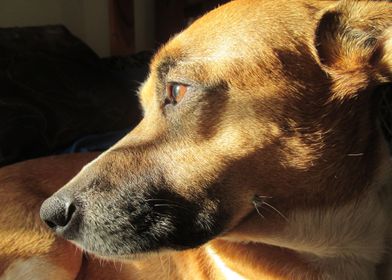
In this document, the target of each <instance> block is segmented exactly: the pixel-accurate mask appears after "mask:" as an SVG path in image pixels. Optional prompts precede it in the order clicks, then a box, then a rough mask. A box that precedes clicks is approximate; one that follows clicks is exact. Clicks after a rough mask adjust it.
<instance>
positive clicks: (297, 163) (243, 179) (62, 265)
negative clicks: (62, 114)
mask: <svg viewBox="0 0 392 280" xmlns="http://www.w3.org/2000/svg"><path fill="white" fill-rule="evenodd" d="M391 83H392V4H391V3H388V2H349V1H343V2H326V1H307V0H303V1H302V0H301V1H283V0H278V1H265V0H236V1H233V2H230V3H228V4H225V5H223V6H220V7H218V8H217V9H215V10H213V11H211V12H209V13H208V14H206V15H205V16H203V17H201V18H200V19H198V20H196V21H195V22H194V23H193V24H192V25H191V26H190V27H188V28H187V29H186V30H184V31H183V32H181V33H180V34H178V35H176V36H175V37H173V38H172V39H171V40H170V41H169V42H168V43H167V44H166V45H164V46H163V47H162V48H160V50H159V51H158V52H157V54H156V55H155V56H154V58H153V59H152V62H151V66H150V74H149V77H148V78H147V80H146V81H145V83H144V84H143V85H142V87H141V89H140V92H139V98H140V103H141V106H142V108H143V112H144V117H143V120H142V121H141V122H140V124H139V125H138V126H137V127H136V128H135V129H134V130H133V131H132V132H130V133H129V134H128V135H127V136H125V137H124V138H123V139H122V140H120V141H119V142H118V143H117V144H115V145H114V146H113V147H112V148H110V149H109V150H107V151H106V152H104V153H102V154H100V155H99V156H98V157H97V158H96V159H94V160H92V161H91V162H90V163H88V164H87V165H85V166H84V167H83V168H82V170H81V171H80V172H79V173H78V174H77V175H76V176H75V177H74V178H73V179H72V180H70V181H69V182H68V183H67V184H65V186H64V187H62V188H61V189H59V190H58V191H57V192H55V193H54V194H53V195H52V196H51V197H49V198H48V199H47V200H45V201H44V203H43V204H42V206H41V209H40V217H41V218H42V220H43V221H44V222H45V223H46V225H47V226H48V228H50V229H51V230H52V231H53V232H54V233H56V236H58V237H54V235H53V234H51V233H48V229H45V230H44V229H43V228H42V226H41V225H38V224H39V222H38V221H37V217H38V213H36V212H35V210H36V209H37V204H36V203H39V202H38V201H42V200H43V198H44V197H46V196H49V193H50V192H51V191H52V190H53V189H54V188H55V187H57V186H59V185H60V184H62V183H63V182H65V181H66V180H68V178H69V177H71V176H72V175H73V174H74V172H76V171H75V169H78V168H81V167H82V166H83V165H84V164H85V163H86V162H87V161H88V160H89V159H91V156H88V155H80V156H73V157H71V158H69V157H68V158H67V157H65V158H64V157H62V158H56V159H53V158H52V159H47V160H45V159H43V160H41V161H39V163H41V165H40V164H38V163H35V162H30V164H29V165H28V166H29V167H28V168H30V167H31V166H37V167H38V166H40V168H41V170H45V168H48V171H41V172H40V173H37V175H36V176H33V177H31V179H26V180H22V181H21V180H19V179H18V178H17V177H15V176H14V177H11V178H9V179H8V181H9V182H11V183H12V184H11V185H12V186H11V187H9V188H8V189H7V187H6V190H8V192H7V194H6V193H4V194H3V195H2V203H3V204H4V203H6V205H8V207H7V208H5V209H8V211H6V212H5V213H4V212H2V213H1V218H2V222H1V224H2V225H4V224H6V225H8V226H7V227H6V229H7V230H8V231H5V232H6V233H5V234H8V235H10V234H11V237H13V238H14V239H15V240H18V241H15V240H14V239H9V240H10V241H9V242H11V243H10V244H8V245H6V246H8V247H6V248H8V251H9V252H10V253H8V255H10V256H12V257H9V259H11V260H12V262H10V261H8V264H7V260H6V261H3V262H2V263H3V267H4V268H3V276H2V277H3V278H5V279H22V277H19V278H12V275H22V274H21V273H22V272H23V271H26V269H27V268H26V267H29V269H30V268H31V270H33V268H34V273H36V275H41V276H40V277H41V279H45V275H48V274H51V275H57V276H56V277H57V278H56V279H301V280H303V279H339V280H341V279H367V280H368V279H392V278H391V277H392V275H391V273H390V268H391V265H392V264H391V262H390V258H391V252H390V246H391V218H390V213H391V210H392V209H391V205H392V204H391V202H392V194H391V182H392V180H391V170H392V169H391V163H390V155H389V150H388V146H387V144H386V141H385V140H384V138H383V136H382V133H381V129H380V125H379V123H378V119H377V112H378V104H379V100H380V97H381V94H380V89H382V90H383V91H384V93H385V94H388V93H389V94H392V92H390V91H391ZM57 160H58V162H55V161H57ZM42 161H43V163H45V164H43V163H42ZM46 162H48V164H46ZM26 164H27V163H26ZM48 165H49V166H48ZM22 166H23V164H22ZM9 168H10V169H11V170H12V168H19V167H16V166H15V167H9ZM28 168H27V169H28ZM10 169H7V168H6V169H5V170H3V173H2V174H3V175H2V176H0V177H1V178H2V180H7V174H8V173H9V172H10ZM68 169H69V170H68ZM25 172H26V173H29V172H28V170H23V172H21V174H25ZM52 172H53V173H52ZM63 172H65V173H63ZM59 174H60V175H59ZM62 174H67V175H68V176H63V175H62ZM23 176H25V175H23ZM4 177H5V178H6V179H4ZM37 178H40V184H39V186H38V187H37V186H35V184H34V182H35V180H37ZM6 182H7V181H6ZM55 182H58V183H55ZM3 184H4V183H3ZM3 184H2V188H1V190H3V189H4V187H3ZM5 185H6V186H7V183H6V184H5ZM20 186H23V187H20ZM46 188H47V189H46ZM20 189H22V190H23V193H22V194H21V192H20ZM9 195H11V199H12V200H13V201H14V202H13V203H12V204H7V201H8V200H7V199H6V198H7V196H9ZM33 197H38V198H40V199H38V198H35V199H33ZM32 200H34V201H35V202H36V203H35V204H34V205H33V206H30V204H29V203H30V202H31V201H32ZM31 203H32V202H31ZM12 205H16V206H12ZM9 207H11V208H9ZM3 209H4V208H3ZM22 209H23V211H22ZM33 213H34V214H33ZM18 214H20V215H22V217H16V218H15V215H18ZM22 221H25V222H24V223H22ZM33 228H34V229H36V230H35V231H32V229H33ZM38 228H39V230H38ZM36 231H38V232H39V238H38V237H37V239H34V234H35V233H36ZM3 232H4V231H3ZM25 238H27V239H25ZM64 239H66V240H69V241H70V242H65V241H64ZM6 240H7V239H6ZM24 240H29V241H28V244H29V245H27V244H25V245H21V244H23V241H24ZM34 240H37V242H34ZM42 240H44V241H42ZM6 242H7V241H6ZM0 244H2V245H3V246H4V240H2V241H0ZM26 246H27V247H28V248H30V249H28V254H27V253H25V248H26ZM75 247H76V248H81V249H82V250H84V251H86V252H87V253H88V254H89V255H90V256H94V257H90V258H86V257H82V253H81V252H80V249H75ZM72 250H74V251H75V250H76V251H75V252H70V251H72ZM40 254H41V255H42V256H41V255H40ZM3 255H4V254H3ZM6 255H7V254H6ZM34 255H37V256H36V257H34ZM38 255H39V256H38ZM31 256H32V257H31ZM100 260H105V262H109V263H110V262H115V263H117V267H116V266H114V265H106V266H105V265H104V266H100V265H99V262H100ZM4 263H5V264H6V265H4ZM0 273H1V270H0ZM18 273H19V274H18ZM7 275H8V276H7ZM7 277H8V278H7ZM36 278H39V277H36ZM26 279H30V278H26ZM48 279H49V278H48ZM50 279H54V278H50Z"/></svg>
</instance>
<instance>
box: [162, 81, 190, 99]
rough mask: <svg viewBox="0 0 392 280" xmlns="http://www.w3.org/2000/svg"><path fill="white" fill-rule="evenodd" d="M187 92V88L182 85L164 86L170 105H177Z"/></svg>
mask: <svg viewBox="0 0 392 280" xmlns="http://www.w3.org/2000/svg"><path fill="white" fill-rule="evenodd" d="M187 90H188V86H187V85H184V84H175V83H173V84H168V85H167V86H166V96H167V98H168V99H169V100H170V102H171V103H174V104H177V103H178V102H180V101H181V100H182V99H183V98H184V96H185V94H186V92H187Z"/></svg>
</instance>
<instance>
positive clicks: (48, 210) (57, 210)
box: [40, 197, 77, 229]
mask: <svg viewBox="0 0 392 280" xmlns="http://www.w3.org/2000/svg"><path fill="white" fill-rule="evenodd" d="M76 210H77V208H76V205H75V204H74V203H73V202H72V201H71V199H68V198H59V197H51V198H49V199H47V200H46V201H45V202H44V203H43V204H42V206H41V211H40V215H41V219H42V220H43V221H44V222H45V223H46V224H47V225H48V227H50V228H51V229H59V228H64V227H66V226H67V225H68V223H69V222H70V221H71V219H72V217H73V215H74V213H75V212H76Z"/></svg>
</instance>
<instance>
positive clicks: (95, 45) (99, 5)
mask: <svg viewBox="0 0 392 280" xmlns="http://www.w3.org/2000/svg"><path fill="white" fill-rule="evenodd" d="M50 24H63V25H65V26H66V27H67V28H68V29H69V30H70V31H71V32H72V33H73V34H74V35H76V36H77V37H79V38H80V39H82V40H83V41H84V42H85V43H86V44H87V45H89V46H90V47H91V48H92V49H93V50H94V51H95V52H96V53H97V54H98V55H99V56H101V57H102V56H109V55H110V41H109V40H110V37H109V15H108V3H107V0H0V27H16V26H39V25H50Z"/></svg>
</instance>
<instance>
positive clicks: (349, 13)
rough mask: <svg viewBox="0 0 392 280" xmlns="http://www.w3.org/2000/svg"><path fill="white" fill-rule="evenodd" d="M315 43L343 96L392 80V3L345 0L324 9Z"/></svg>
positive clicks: (320, 61)
mask: <svg viewBox="0 0 392 280" xmlns="http://www.w3.org/2000/svg"><path fill="white" fill-rule="evenodd" d="M315 46H316V50H317V55H318V60H319V63H320V64H321V65H322V67H323V68H324V70H325V71H326V72H327V73H328V74H329V75H330V76H331V78H332V80H333V84H334V92H335V93H336V94H337V95H338V97H340V98H344V97H347V96H348V95H349V96H352V95H353V94H355V93H357V92H360V91H361V90H364V89H366V88H368V87H369V86H372V85H377V84H380V83H385V82H386V83H388V82H392V4H388V3H387V2H352V1H343V2H340V3H339V4H337V5H336V6H335V7H333V8H329V9H327V10H325V11H323V12H322V14H321V16H320V19H319V22H318V26H317V29H316V34H315Z"/></svg>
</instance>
